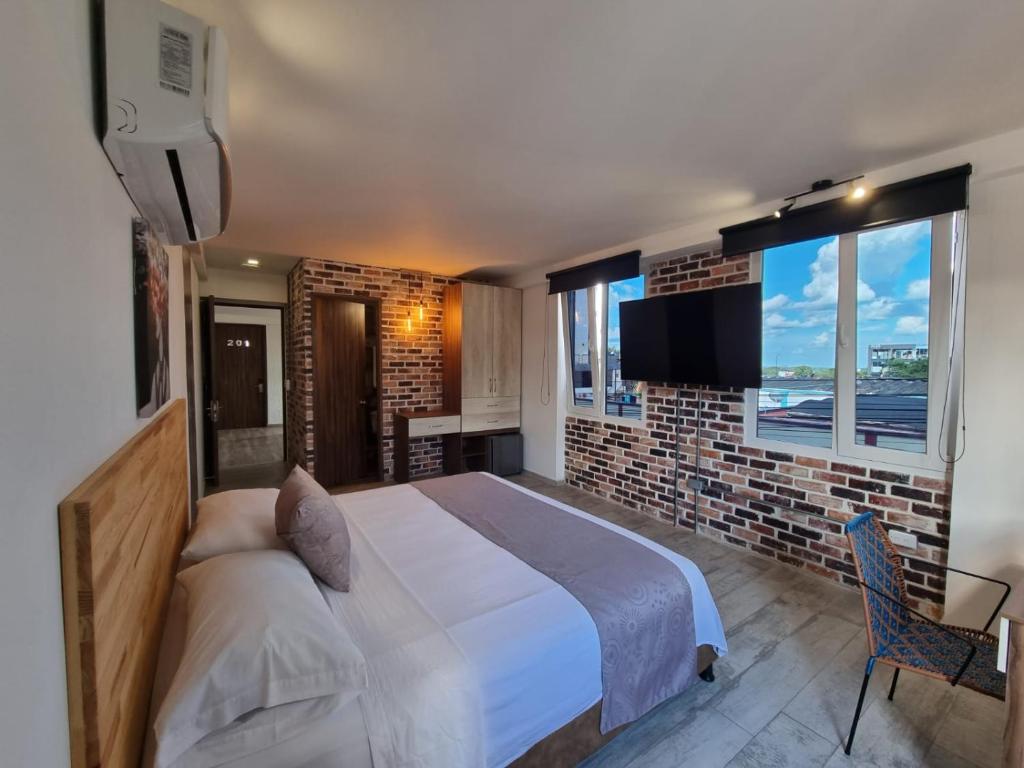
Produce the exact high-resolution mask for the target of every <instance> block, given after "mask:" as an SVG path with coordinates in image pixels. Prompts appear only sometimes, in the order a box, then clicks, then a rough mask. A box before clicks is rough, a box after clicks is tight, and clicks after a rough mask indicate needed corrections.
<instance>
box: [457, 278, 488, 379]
mask: <svg viewBox="0 0 1024 768" xmlns="http://www.w3.org/2000/svg"><path fill="white" fill-rule="evenodd" d="M493 292H494V288H492V287H491V286H489V285H476V284H474V283H463V284H462V396H463V397H491V396H492V395H493V394H494V373H493V371H492V368H491V365H492V362H491V346H492V344H493V339H492V336H493V327H494V317H493V314H492V313H493V309H492V304H493V300H492V294H493Z"/></svg>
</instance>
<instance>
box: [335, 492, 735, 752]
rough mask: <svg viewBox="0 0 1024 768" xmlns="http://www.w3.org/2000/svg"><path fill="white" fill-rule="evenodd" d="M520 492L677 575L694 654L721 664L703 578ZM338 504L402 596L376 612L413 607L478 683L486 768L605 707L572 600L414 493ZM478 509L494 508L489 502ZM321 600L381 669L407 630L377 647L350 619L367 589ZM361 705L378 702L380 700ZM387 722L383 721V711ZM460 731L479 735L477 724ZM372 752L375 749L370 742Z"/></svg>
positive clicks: (440, 722)
mask: <svg viewBox="0 0 1024 768" xmlns="http://www.w3.org/2000/svg"><path fill="white" fill-rule="evenodd" d="M515 487H516V488H518V490H520V491H522V492H523V493H528V494H531V495H534V496H537V497H538V498H541V499H543V500H545V501H547V502H548V503H552V504H554V505H556V506H558V507H560V508H562V509H565V510H567V511H570V512H572V513H574V514H578V515H581V516H583V517H586V518H588V519H590V520H593V521H595V522H597V523H598V524H600V525H604V526H606V527H608V528H611V529H614V530H616V531H618V532H620V533H621V534H623V535H625V536H627V537H629V538H631V539H633V540H635V541H638V542H640V543H642V544H644V545H645V546H648V547H651V548H652V549H654V550H655V551H657V552H658V553H659V554H661V555H663V556H665V557H667V558H668V559H669V560H671V561H672V562H673V563H675V564H676V565H677V566H678V567H679V568H680V570H681V571H682V572H683V573H684V575H685V576H686V578H687V581H688V582H689V584H690V590H691V593H692V595H693V603H694V632H695V635H696V637H695V642H696V643H697V644H698V645H703V644H707V645H711V646H713V647H714V648H715V649H716V651H717V652H718V653H719V655H724V654H725V652H726V643H725V633H724V631H723V629H722V623H721V619H720V618H719V615H718V611H717V609H716V608H715V604H714V601H713V600H712V598H711V593H710V591H709V590H708V587H707V584H706V582H705V581H704V577H703V576H702V575H701V573H700V571H699V569H698V568H697V567H696V566H695V565H694V564H693V563H691V562H690V561H689V560H687V559H686V558H684V557H682V556H680V555H678V554H676V553H674V552H672V551H670V550H667V549H665V548H664V547H661V546H659V545H658V544H655V543H654V542H651V541H649V540H647V539H645V538H643V537H642V536H639V535H637V534H634V533H632V532H631V531H627V530H625V529H622V528H619V527H617V526H614V525H612V524H611V523H607V522H606V521H604V520H601V519H599V518H596V517H592V516H590V515H587V514H586V513H584V512H580V511H579V510H576V509H574V508H572V507H569V506H567V505H563V504H560V503H558V502H555V501H552V500H550V499H548V498H547V497H544V496H541V495H540V494H536V493H533V492H532V491H529V490H527V489H523V488H519V487H518V486H515ZM335 501H336V502H337V503H338V505H339V506H340V507H341V508H342V509H343V510H344V511H345V513H346V516H347V519H348V520H349V523H350V526H351V527H352V528H354V529H356V530H357V531H358V532H359V535H360V538H361V539H363V540H364V541H365V542H369V543H370V544H372V548H373V550H374V551H375V555H376V557H375V559H378V560H379V562H380V563H381V564H383V565H385V566H386V567H387V569H388V570H389V571H390V572H391V573H392V574H393V575H394V577H395V578H396V579H397V581H398V582H399V583H400V584H401V585H402V586H403V587H404V589H403V590H392V589H389V590H388V591H387V592H386V599H387V602H385V600H384V597H385V596H383V595H382V596H378V595H376V594H375V595H373V599H372V603H373V604H375V605H376V606H377V610H378V611H380V612H381V613H382V614H384V615H388V616H390V615H394V616H396V617H400V616H402V615H403V614H404V613H405V612H407V611H409V610H410V607H409V606H408V605H406V603H407V601H412V602H413V603H415V604H416V605H417V606H418V607H419V608H420V609H421V610H422V612H423V615H425V616H429V617H430V619H432V620H433V622H435V623H436V625H437V627H439V628H440V629H442V630H443V632H444V635H445V636H446V637H447V638H448V639H449V640H450V641H451V643H453V644H454V646H455V647H456V648H457V649H458V651H460V652H461V656H462V657H463V659H464V660H465V663H466V664H467V665H468V669H469V670H470V672H471V674H472V678H473V679H474V680H475V685H476V688H475V697H476V704H477V706H478V707H479V717H480V721H481V727H482V734H481V740H482V745H481V746H482V749H483V751H484V755H485V763H486V765H487V766H488V767H489V768H497V767H499V766H504V765H507V764H508V763H509V762H511V761H512V760H514V759H515V758H516V757H518V756H519V755H521V754H523V753H524V752H525V751H526V750H527V749H529V748H530V747H531V746H532V745H533V744H535V743H536V742H537V741H540V740H541V739H543V738H544V737H545V736H547V735H548V734H550V733H552V732H553V731H555V730H557V729H558V728H560V727H562V726H563V725H565V724H566V723H568V722H569V721H570V720H572V719H574V718H575V717H577V716H578V715H580V714H582V713H583V712H584V711H586V710H587V709H589V708H590V707H591V706H593V705H594V704H595V703H597V702H598V701H599V700H600V698H601V690H602V689H601V663H600V645H599V642H598V637H597V629H596V627H595V626H594V623H593V620H592V619H591V618H590V614H589V613H587V611H586V610H585V609H584V608H583V606H582V605H580V603H579V602H578V601H577V600H576V599H575V598H574V597H573V596H572V595H570V594H569V593H568V592H567V591H566V590H565V589H563V588H562V587H561V586H559V585H558V584H556V583H555V582H553V581H552V580H551V579H549V578H548V577H546V576H544V575H543V574H541V573H539V572H538V571H535V570H534V569H533V568H531V567H529V566H527V565H526V564H525V563H523V562H522V561H520V560H518V559H517V558H515V557H514V556H512V555H510V554H509V553H508V552H506V551H505V550H503V549H501V548H500V547H498V546H496V545H494V544H492V543H491V542H489V541H488V540H486V539H485V538H484V537H482V536H480V535H479V534H477V533H476V532H475V531H473V530H472V529H470V528H469V527H467V526H466V525H464V524H463V523H461V522H460V521H458V520H456V519H455V518H454V517H452V516H451V515H449V514H448V513H447V512H445V511H444V510H443V509H441V507H439V506H438V505H437V504H435V503H434V502H433V501H432V500H430V499H428V498H427V497H425V496H424V495H423V494H421V493H420V492H419V491H417V490H416V489H415V488H414V487H412V486H410V485H396V486H390V487H386V488H381V489H375V490H371V491H362V492H358V493H351V494H345V495H343V496H337V497H335ZM482 501H483V502H484V503H486V499H484V500H482ZM361 555H362V552H361V551H360V549H359V547H357V546H356V545H355V544H354V545H353V559H354V561H356V562H358V560H359V559H360V557H361ZM366 591H368V590H364V591H363V595H364V596H365V593H366ZM325 594H326V595H327V597H328V601H329V603H330V604H331V607H332V610H333V611H335V612H336V613H343V614H345V618H346V623H347V626H348V627H349V630H350V631H351V632H352V633H353V636H354V637H356V642H357V644H359V645H360V649H361V650H362V651H363V654H364V656H366V659H367V664H368V666H369V667H371V668H374V667H375V666H378V662H377V661H375V659H374V654H373V649H372V646H373V644H374V643H375V642H379V641H382V640H383V639H384V638H385V637H386V635H387V634H388V633H391V632H400V631H401V630H402V624H401V620H399V621H397V622H395V623H394V624H393V625H392V626H390V627H388V626H384V625H383V624H382V625H381V626H379V627H378V628H377V630H376V631H380V633H381V634H380V635H379V637H377V638H376V639H375V638H374V631H370V630H369V629H367V628H365V627H362V628H359V627H357V626H353V622H355V623H356V624H357V625H358V623H359V619H358V617H356V616H352V615H348V614H349V610H348V606H349V604H350V603H351V602H352V601H353V598H354V597H355V596H356V595H359V594H360V589H359V585H357V584H353V588H352V592H350V593H348V594H342V593H338V592H334V591H333V590H326V591H325ZM391 601H394V604H392V603H391ZM421 618H422V617H421ZM360 634H362V635H363V636H362V638H360ZM434 639H435V640H436V641H439V638H437V637H435V638H434ZM367 645H369V646H370V647H369V648H368V647H367ZM410 651H411V653H410V656H409V657H407V658H404V659H403V661H404V663H406V664H408V665H410V666H416V665H423V666H426V667H427V668H429V666H430V665H431V664H432V663H434V661H435V660H433V659H431V658H429V657H428V656H423V657H421V658H419V659H418V660H417V659H414V658H412V657H411V656H412V655H415V654H417V653H418V649H410ZM391 660H393V659H391ZM380 666H382V667H386V666H387V665H386V664H381V665H380ZM380 673H381V675H383V676H384V677H385V678H387V676H388V675H389V674H390V671H389V670H388V669H386V668H382V669H381V670H380ZM469 693H470V694H473V691H470V692H469ZM361 698H362V699H363V700H366V699H370V700H372V699H373V691H372V690H371V692H370V695H367V694H364V695H363V697H361ZM460 704H461V705H462V706H463V707H466V706H470V705H471V704H472V702H471V701H470V700H462V701H460ZM382 713H383V716H385V717H387V714H386V709H385V710H383V711H382ZM451 714H452V713H449V712H446V711H444V707H443V706H442V707H431V708H430V711H429V712H428V713H427V716H428V717H432V718H436V720H435V723H434V726H433V727H436V728H441V729H442V731H446V730H450V729H452V728H453V726H454V725H455V721H454V720H453V718H452V717H451V716H450V715H451ZM364 716H365V717H366V718H367V721H368V724H369V723H370V721H371V720H372V719H373V715H372V714H371V713H369V712H367V710H366V708H364ZM379 716H380V715H379ZM462 725H463V726H466V727H471V723H470V722H464V723H462ZM459 730H460V731H461V730H462V728H461V727H459ZM463 734H464V732H463ZM370 741H371V745H372V744H373V743H374V738H373V735H372V730H371V738H370ZM375 757H376V753H375ZM451 765H454V764H451ZM376 768H381V766H380V765H377V767H376Z"/></svg>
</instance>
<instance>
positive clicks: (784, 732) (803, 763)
mask: <svg viewBox="0 0 1024 768" xmlns="http://www.w3.org/2000/svg"><path fill="white" fill-rule="evenodd" d="M835 749H836V747H835V744H831V743H829V742H828V741H827V740H825V739H823V738H821V736H819V735H818V734H816V733H815V732H814V731H812V730H811V729H810V728H807V727H806V726H803V725H801V724H800V723H798V722H796V721H795V720H793V719H792V718H790V717H787V716H786V715H779V716H778V717H776V718H775V719H774V720H772V721H771V722H770V723H768V725H766V726H765V727H764V729H762V730H761V732H760V733H758V734H757V735H756V736H755V737H754V738H753V739H751V740H750V741H749V742H748V743H747V745H746V746H745V747H744V748H743V749H742V750H741V751H740V753H739V754H738V755H736V757H734V758H733V759H732V761H731V762H730V763H729V768H821V767H822V766H823V765H825V763H826V762H828V759H829V758H830V757H831V756H832V753H833V752H835Z"/></svg>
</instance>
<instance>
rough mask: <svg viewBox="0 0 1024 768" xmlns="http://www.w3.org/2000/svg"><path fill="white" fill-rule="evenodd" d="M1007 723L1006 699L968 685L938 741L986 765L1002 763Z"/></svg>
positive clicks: (959, 694) (956, 698) (957, 698)
mask: <svg viewBox="0 0 1024 768" xmlns="http://www.w3.org/2000/svg"><path fill="white" fill-rule="evenodd" d="M898 695H899V692H898V691H897V696H898ZM1005 725H1006V704H1005V703H1004V702H1002V701H999V700H998V699H993V698H992V697H991V696H985V695H984V694H981V693H978V692H977V691H972V690H970V689H968V688H957V689H956V693H955V696H954V698H953V706H952V707H950V710H949V714H947V715H946V719H945V720H944V721H943V723H942V725H941V726H940V727H939V732H938V735H937V736H936V737H935V743H936V745H937V746H939V747H940V748H942V749H944V750H945V751H947V752H951V753H953V754H955V755H957V756H958V757H961V758H963V759H965V760H969V761H971V762H972V763H975V764H976V765H979V766H983V767H984V768H987V766H998V765H999V764H1000V760H1001V759H1002V747H1003V728H1004V726H1005Z"/></svg>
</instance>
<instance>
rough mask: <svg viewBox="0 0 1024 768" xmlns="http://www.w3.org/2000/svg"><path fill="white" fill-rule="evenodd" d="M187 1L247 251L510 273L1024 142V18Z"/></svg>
mask: <svg viewBox="0 0 1024 768" xmlns="http://www.w3.org/2000/svg"><path fill="white" fill-rule="evenodd" d="M175 4H176V5H179V6H181V7H183V8H185V9H186V10H189V11H190V12H192V13H195V14H197V15H200V16H203V17H204V18H205V19H207V20H208V21H209V22H210V23H213V24H217V25H219V26H221V27H223V28H224V29H225V30H226V32H227V36H228V41H229V44H230V47H231V72H230V79H231V86H230V88H231V91H230V92H231V118H232V126H231V150H232V155H233V161H234V172H235V179H234V181H235V202H234V210H233V212H232V216H231V222H230V224H229V227H228V230H227V232H226V234H225V235H224V236H223V237H221V238H220V239H218V240H217V241H215V245H217V246H220V247H227V248H234V249H244V250H250V251H270V252H276V253H289V254H296V255H301V256H313V257H319V258H328V259H332V258H333V259H341V260H347V261H355V262H360V263H371V264H382V265H388V266H404V267H412V268H417V269H428V270H431V271H435V272H440V273H445V274H458V273H462V272H464V271H468V270H471V269H475V268H481V267H486V268H492V269H494V268H496V269H498V270H503V271H506V272H512V271H517V270H520V269H523V268H526V267H527V266H531V265H533V266H535V265H537V264H543V263H553V262H557V261H559V260H562V259H566V258H570V257H573V256H577V255H580V254H584V253H587V252H589V251H593V250H596V249H599V248H602V247H609V246H612V245H615V244H616V243H621V242H624V241H628V240H631V239H634V238H637V237H641V236H643V235H646V234H651V233H655V232H660V231H663V230H666V229H670V228H672V227H675V226H678V225H680V224H684V223H686V222H688V221H692V220H695V219H699V218H703V217H705V216H709V215H713V214H719V213H721V212H723V211H729V210H732V209H739V208H742V207H746V206H749V205H751V204H753V203H756V202H759V201H766V200H770V199H774V198H778V197H781V196H783V195H786V194H790V193H792V192H795V191H798V190H801V189H803V188H805V187H806V186H807V185H808V184H809V183H810V182H811V181H812V180H814V179H817V178H821V177H826V176H829V177H833V178H841V177H843V176H845V175H847V174H853V173H858V172H860V171H863V170H868V169H872V168H877V167H881V166H885V165H889V164H892V163H896V162H901V161H903V160H907V159H911V158H913V157H917V156H920V155H924V154H927V153H930V152H933V151H937V150H939V149H943V148H946V147H949V146H953V145H956V144H960V143H963V142H966V141H971V140H974V139H978V138H983V137H985V136H989V135H994V134H996V133H1001V132H1003V131H1005V130H1009V129H1011V128H1015V127H1018V126H1021V125H1024V78H1022V77H1021V74H1022V72H1024V45H1022V44H1021V41H1022V40H1024V2H1021V1H1020V0H982V1H981V2H970V1H968V2H964V0H857V1H854V0H831V2H822V0H773V1H772V2H758V1H756V0H754V1H752V0H699V1H698V0H638V1H637V2H628V1H627V2H623V0H513V1H510V0H431V1H430V2H422V1H421V0H407V1H406V2H398V1H393V0H373V2H365V0H364V1H358V2H357V1H355V0H353V1H351V2H341V1H340V0H288V1H287V2H285V1H283V0H175Z"/></svg>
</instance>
